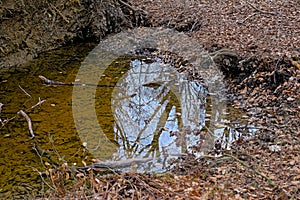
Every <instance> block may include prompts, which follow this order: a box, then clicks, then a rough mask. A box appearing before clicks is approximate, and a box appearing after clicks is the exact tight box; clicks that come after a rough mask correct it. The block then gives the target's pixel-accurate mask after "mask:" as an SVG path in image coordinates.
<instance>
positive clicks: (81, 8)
mask: <svg viewBox="0 0 300 200" xmlns="http://www.w3.org/2000/svg"><path fill="white" fill-rule="evenodd" d="M138 15H139V14H138V13H135V12H134V11H133V10H132V9H131V8H130V7H128V5H127V3H126V1H118V0H104V1H92V0H84V1H80V0H56V1H51V2H50V1H46V0H42V1H34V0H29V1H26V2H25V1H22V0H20V1H14V0H7V1H1V2H0V21H1V24H0V69H1V68H4V67H10V66H14V65H19V64H22V63H24V62H26V61H27V60H30V59H32V58H34V57H36V56H37V55H38V54H39V53H41V52H45V51H49V50H51V49H54V48H57V47H59V46H62V45H64V44H66V43H70V42H74V41H75V40H87V39H92V40H95V41H99V39H101V38H102V37H104V36H105V35H107V34H109V33H113V32H118V31H120V30H121V29H122V28H124V27H130V26H134V25H135V21H134V20H136V19H138V17H136V16H138ZM132 16H135V17H132Z"/></svg>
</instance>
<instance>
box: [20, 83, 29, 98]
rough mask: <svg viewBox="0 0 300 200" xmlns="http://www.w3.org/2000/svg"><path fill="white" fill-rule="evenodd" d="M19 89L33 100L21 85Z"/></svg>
mask: <svg viewBox="0 0 300 200" xmlns="http://www.w3.org/2000/svg"><path fill="white" fill-rule="evenodd" d="M19 88H20V89H21V90H22V92H24V93H25V94H26V95H27V96H29V97H30V98H32V96H31V95H30V94H29V93H28V92H26V90H25V89H24V88H22V87H21V85H19Z"/></svg>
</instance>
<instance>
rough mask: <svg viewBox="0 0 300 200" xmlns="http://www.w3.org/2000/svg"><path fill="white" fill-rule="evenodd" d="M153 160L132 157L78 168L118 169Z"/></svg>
mask: <svg viewBox="0 0 300 200" xmlns="http://www.w3.org/2000/svg"><path fill="white" fill-rule="evenodd" d="M151 160H152V158H132V159H127V160H120V161H106V162H97V163H94V164H92V165H87V166H84V167H77V169H81V170H87V169H96V168H110V169H117V168H125V167H130V166H132V165H134V164H141V163H146V162H149V161H151Z"/></svg>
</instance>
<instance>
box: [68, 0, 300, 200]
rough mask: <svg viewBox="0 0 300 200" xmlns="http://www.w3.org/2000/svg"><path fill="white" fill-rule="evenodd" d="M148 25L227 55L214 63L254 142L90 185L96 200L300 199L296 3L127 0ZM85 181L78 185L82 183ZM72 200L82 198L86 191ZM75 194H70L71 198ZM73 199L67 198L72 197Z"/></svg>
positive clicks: (298, 13)
mask: <svg viewBox="0 0 300 200" xmlns="http://www.w3.org/2000/svg"><path fill="white" fill-rule="evenodd" d="M131 3H132V6H133V7H134V8H135V9H141V10H143V11H145V12H147V16H148V19H149V23H150V24H151V26H155V27H156V26H157V27H158V26H160V27H168V28H175V29H176V30H178V31H181V32H185V33H186V34H187V35H189V36H190V37H192V38H194V39H196V40H197V41H198V42H199V43H200V44H202V45H203V46H204V48H205V49H206V50H207V51H208V52H213V51H216V50H220V49H224V48H226V49H231V50H234V51H236V52H237V56H236V58H232V57H226V56H224V57H223V58H221V59H219V60H217V61H216V64H217V65H219V66H220V68H221V69H222V70H223V72H224V74H225V76H226V78H227V80H228V98H229V100H230V101H231V102H232V104H233V105H234V107H236V108H238V109H241V110H243V111H245V112H246V113H247V115H248V116H249V118H248V120H249V122H251V123H255V124H258V125H260V127H262V128H260V129H259V130H258V131H256V133H255V136H253V137H252V138H251V139H247V140H246V139H240V140H238V141H236V142H234V143H232V147H231V150H223V149H220V151H221V152H222V156H220V157H215V156H214V152H212V154H211V155H207V156H204V157H200V158H195V157H194V156H192V155H190V156H187V157H185V159H184V160H183V161H182V162H181V164H180V165H178V166H176V167H175V168H174V170H173V172H172V173H167V174H152V175H145V174H136V173H131V172H128V173H123V174H116V175H112V176H108V177H106V176H105V177H104V176H103V177H97V178H92V179H90V182H89V183H90V184H92V185H93V190H92V191H91V193H90V194H89V195H90V197H93V198H95V199H97V198H99V199H102V198H104V199H106V198H108V199H118V198H119V199H121V198H124V199H127V198H128V199H129V198H132V199H170V198H174V199H299V197H300V123H299V119H300V114H299V111H300V98H299V94H300V89H299V88H300V10H299V7H300V1H297V0H294V1H293V0H287V1H274V0H261V1H258V0H248V1H247V0H239V1H237V0H224V1H219V0H201V1H200V0H199V1H194V0H185V1H181V0H168V1H162V0H131ZM82 180H83V179H82ZM87 181H88V180H87V179H84V181H82V182H78V183H77V186H78V187H79V188H82V190H80V191H78V190H77V192H76V195H77V197H78V196H81V197H86V198H88V197H89V196H88V194H87V193H86V192H85V189H84V185H85V184H86V182H87ZM74 194H75V193H74ZM70 196H73V195H72V194H69V197H70Z"/></svg>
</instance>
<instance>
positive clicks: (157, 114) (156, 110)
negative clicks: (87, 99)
mask: <svg viewBox="0 0 300 200" xmlns="http://www.w3.org/2000/svg"><path fill="white" fill-rule="evenodd" d="M149 83H151V84H149ZM203 94H204V91H203V88H202V87H201V86H200V85H198V83H195V82H189V81H186V80H184V79H183V78H181V76H180V74H179V73H177V72H176V71H174V70H172V69H170V67H166V66H164V65H163V64H162V63H159V62H154V63H151V64H146V63H144V62H141V61H139V60H134V61H132V62H131V69H130V70H129V71H128V72H127V73H126V74H125V75H124V77H123V78H122V79H120V81H119V82H118V84H117V86H116V87H115V90H114V94H113V99H112V105H113V115H114V118H115V127H114V130H115V139H116V141H117V142H118V143H119V145H120V149H119V151H118V155H117V156H116V158H115V159H127V158H135V157H141V158H142V157H149V156H151V157H155V158H157V160H160V159H161V160H166V158H167V157H169V155H171V154H178V153H184V152H186V151H188V147H189V146H192V145H195V144H196V142H197V141H198V140H199V136H196V135H194V134H190V133H182V134H183V136H184V137H183V138H184V142H181V143H178V142H176V141H177V140H178V137H177V136H170V132H171V131H172V132H176V131H182V129H184V130H189V131H187V132H191V131H193V130H195V129H201V128H202V126H203V124H204V120H205V98H204V95H203ZM184 134H187V135H186V136H185V135H184ZM152 167H153V166H152Z"/></svg>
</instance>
